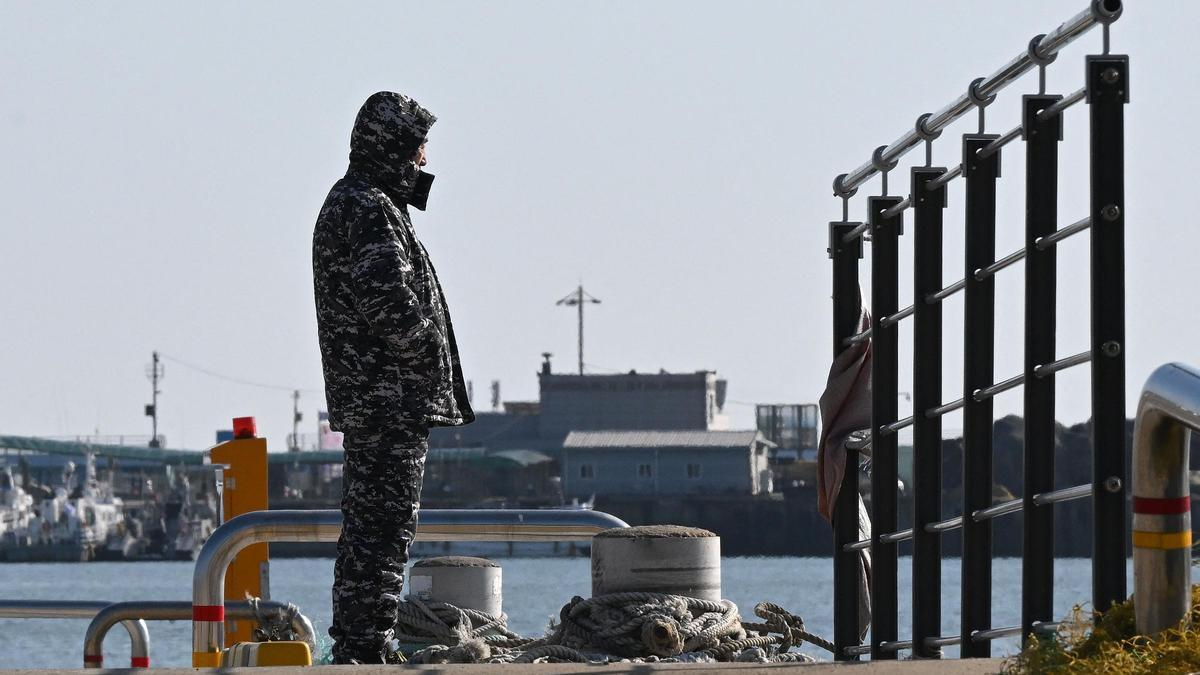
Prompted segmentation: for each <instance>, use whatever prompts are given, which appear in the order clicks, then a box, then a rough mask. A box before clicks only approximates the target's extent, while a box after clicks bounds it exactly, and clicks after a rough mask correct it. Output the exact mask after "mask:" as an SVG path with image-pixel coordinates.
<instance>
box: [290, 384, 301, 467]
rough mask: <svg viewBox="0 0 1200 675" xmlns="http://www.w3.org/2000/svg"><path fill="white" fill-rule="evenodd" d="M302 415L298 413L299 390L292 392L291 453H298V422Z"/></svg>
mask: <svg viewBox="0 0 1200 675" xmlns="http://www.w3.org/2000/svg"><path fill="white" fill-rule="evenodd" d="M303 419H304V413H302V412H300V390H299V389H297V390H295V391H293V392H292V447H291V451H292V452H300V422H301V421H302V420H303Z"/></svg>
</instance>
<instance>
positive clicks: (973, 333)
mask: <svg viewBox="0 0 1200 675" xmlns="http://www.w3.org/2000/svg"><path fill="white" fill-rule="evenodd" d="M997 138H999V136H996V135H994V134H966V135H964V136H963V164H962V166H963V177H964V178H965V180H966V188H965V189H966V274H965V278H966V280H967V283H966V287H965V288H964V293H965V299H964V308H963V321H964V324H965V326H964V332H963V335H964V339H963V361H964V363H963V462H962V468H963V479H962V486H963V508H962V517H963V556H962V655H963V656H964V657H969V656H990V655H991V653H992V651H991V643H990V642H989V641H978V642H977V641H975V640H973V639H972V633H973V632H974V631H977V630H987V629H989V628H991V621H992V521H991V520H984V521H983V522H975V519H974V518H972V517H971V514H972V513H973V512H975V511H977V510H979V509H985V508H987V507H989V506H991V505H992V421H993V420H992V399H991V398H990V397H989V398H985V399H984V400H982V401H976V400H975V398H974V393H975V392H976V391H977V390H979V389H983V388H985V387H989V386H991V385H992V384H993V382H994V380H993V378H994V376H995V363H994V357H995V341H996V314H995V302H996V285H995V277H994V276H990V275H989V276H987V277H985V278H984V279H983V280H979V279H976V278H975V271H976V270H980V269H983V268H985V267H987V266H988V265H990V264H992V263H993V262H995V260H996V179H997V178H998V177H999V176H1000V152H996V153H995V154H993V155H991V156H989V157H986V158H982V159H981V158H980V157H979V156H978V155H977V153H978V151H979V150H981V149H983V148H984V147H985V146H987V145H988V144H989V143H991V142H992V141H994V140H996V139H997Z"/></svg>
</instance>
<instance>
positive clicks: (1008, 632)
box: [971, 626, 1021, 642]
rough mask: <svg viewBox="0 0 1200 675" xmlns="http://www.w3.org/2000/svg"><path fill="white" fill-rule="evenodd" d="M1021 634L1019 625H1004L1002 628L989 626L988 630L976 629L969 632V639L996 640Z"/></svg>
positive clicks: (977, 640)
mask: <svg viewBox="0 0 1200 675" xmlns="http://www.w3.org/2000/svg"><path fill="white" fill-rule="evenodd" d="M1020 634H1021V627H1020V626H1005V627H1003V628H990V629H988V630H977V631H975V632H974V633H971V639H972V640H974V641H975V642H987V641H988V640H997V639H999V638H1006V637H1012V636H1014V635H1020Z"/></svg>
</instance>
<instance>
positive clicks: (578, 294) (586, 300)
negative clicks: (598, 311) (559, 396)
mask: <svg viewBox="0 0 1200 675" xmlns="http://www.w3.org/2000/svg"><path fill="white" fill-rule="evenodd" d="M554 304H555V305H566V306H568V307H576V308H578V310H579V374H580V375H582V374H583V306H584V305H585V304H593V305H598V304H600V301H599V300H597V299H596V298H593V297H592V296H590V295H588V294H587V292H586V291H584V290H583V284H580V285H579V287H578V288H576V289H575V290H574V292H572V293H571V294H570V295H568V296H567V297H565V298H563V299H562V300H559V301H558V302H556V303H554Z"/></svg>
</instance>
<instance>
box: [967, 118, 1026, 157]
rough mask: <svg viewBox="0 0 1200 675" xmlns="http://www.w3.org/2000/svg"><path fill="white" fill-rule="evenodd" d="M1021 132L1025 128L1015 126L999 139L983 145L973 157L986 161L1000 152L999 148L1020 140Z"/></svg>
mask: <svg viewBox="0 0 1200 675" xmlns="http://www.w3.org/2000/svg"><path fill="white" fill-rule="evenodd" d="M1023 131H1025V128H1024V127H1022V126H1021V125H1019V124H1018V125H1017V126H1015V127H1013V128H1012V129H1009V130H1008V131H1006V132H1004V134H1002V135H1001V136H1000V138H997V139H996V140H994V141H992V142H991V143H988V144H987V145H985V146H983V147H982V148H980V149H979V150H977V151H976V152H975V155H976V156H977V157H979V158H980V159H987V158H988V157H991V156H992V155H994V154H996V153H997V152H1000V148H1003V147H1004V146H1006V145H1008V144H1009V143H1012V142H1013V141H1015V140H1017V139H1018V138H1020V137H1021V133H1022V132H1023Z"/></svg>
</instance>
